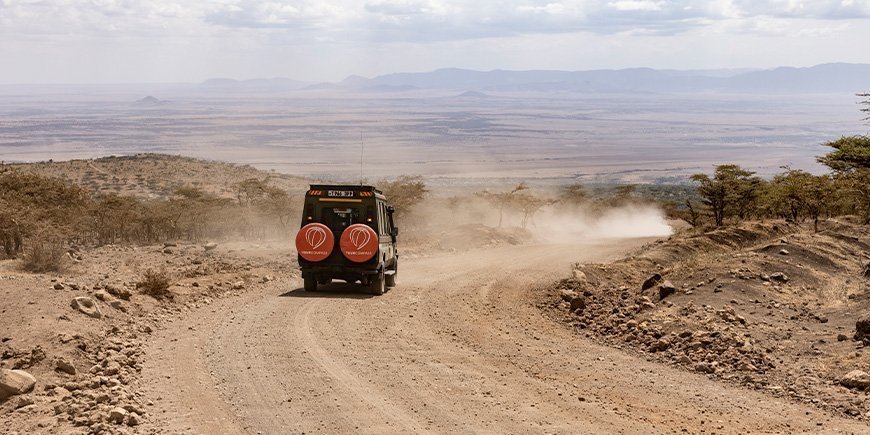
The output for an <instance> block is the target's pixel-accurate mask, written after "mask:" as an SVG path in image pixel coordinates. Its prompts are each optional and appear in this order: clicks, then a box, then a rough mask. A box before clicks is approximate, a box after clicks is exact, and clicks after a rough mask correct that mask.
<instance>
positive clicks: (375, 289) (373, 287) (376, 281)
mask: <svg viewBox="0 0 870 435" xmlns="http://www.w3.org/2000/svg"><path fill="white" fill-rule="evenodd" d="M385 281H386V280H385V279H384V271H383V270H382V271H380V272H378V274H377V275H375V277H374V278H372V279H371V280H370V281H369V293H371V294H373V295H377V296H380V295H382V294H384V291H385V290H386V285H385Z"/></svg>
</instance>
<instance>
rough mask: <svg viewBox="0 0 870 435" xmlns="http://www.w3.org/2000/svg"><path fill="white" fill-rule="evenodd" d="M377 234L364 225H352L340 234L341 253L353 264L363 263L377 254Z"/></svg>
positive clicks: (378, 242)
mask: <svg viewBox="0 0 870 435" xmlns="http://www.w3.org/2000/svg"><path fill="white" fill-rule="evenodd" d="M379 245H380V241H379V240H378V233H376V232H375V230H373V229H372V227H370V226H368V225H366V224H354V225H351V226H349V227H347V228H346V229H345V230H344V232H343V233H341V240H340V241H339V246H341V253H342V254H344V257H345V258H347V259H348V260H350V261H353V262H354V263H364V262H366V261H369V260H371V258H372V257H374V256H375V254H377V253H378V246H379Z"/></svg>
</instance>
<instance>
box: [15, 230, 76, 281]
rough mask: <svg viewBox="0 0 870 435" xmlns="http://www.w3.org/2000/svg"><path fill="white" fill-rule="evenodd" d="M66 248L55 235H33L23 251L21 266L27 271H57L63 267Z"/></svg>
mask: <svg viewBox="0 0 870 435" xmlns="http://www.w3.org/2000/svg"><path fill="white" fill-rule="evenodd" d="M65 255H66V250H65V249H64V245H63V242H62V241H61V240H60V239H59V238H56V237H34V238H32V239H31V240H30V242H29V243H28V244H27V248H26V249H25V251H24V263H23V265H22V267H23V268H24V270H26V271H28V272H34V273H44V272H58V271H60V270H61V269H63V266H64V256H65Z"/></svg>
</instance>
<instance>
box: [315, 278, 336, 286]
mask: <svg viewBox="0 0 870 435" xmlns="http://www.w3.org/2000/svg"><path fill="white" fill-rule="evenodd" d="M317 283H318V284H320V285H330V284H332V278H320V279H318V280H317Z"/></svg>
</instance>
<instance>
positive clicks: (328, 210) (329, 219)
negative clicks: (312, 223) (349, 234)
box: [321, 206, 361, 232]
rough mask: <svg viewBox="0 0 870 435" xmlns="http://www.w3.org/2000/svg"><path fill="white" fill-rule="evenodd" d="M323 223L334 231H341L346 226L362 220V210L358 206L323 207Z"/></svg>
mask: <svg viewBox="0 0 870 435" xmlns="http://www.w3.org/2000/svg"><path fill="white" fill-rule="evenodd" d="M321 213H322V216H323V217H322V219H321V223H322V224H324V225H326V226H327V227H329V229H331V230H332V231H333V232H341V231H343V230H344V229H345V228H347V227H349V226H351V225H353V224H355V223H358V222H361V219H360V211H359V209H358V208H356V207H347V206H340V207H323V209H321Z"/></svg>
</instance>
